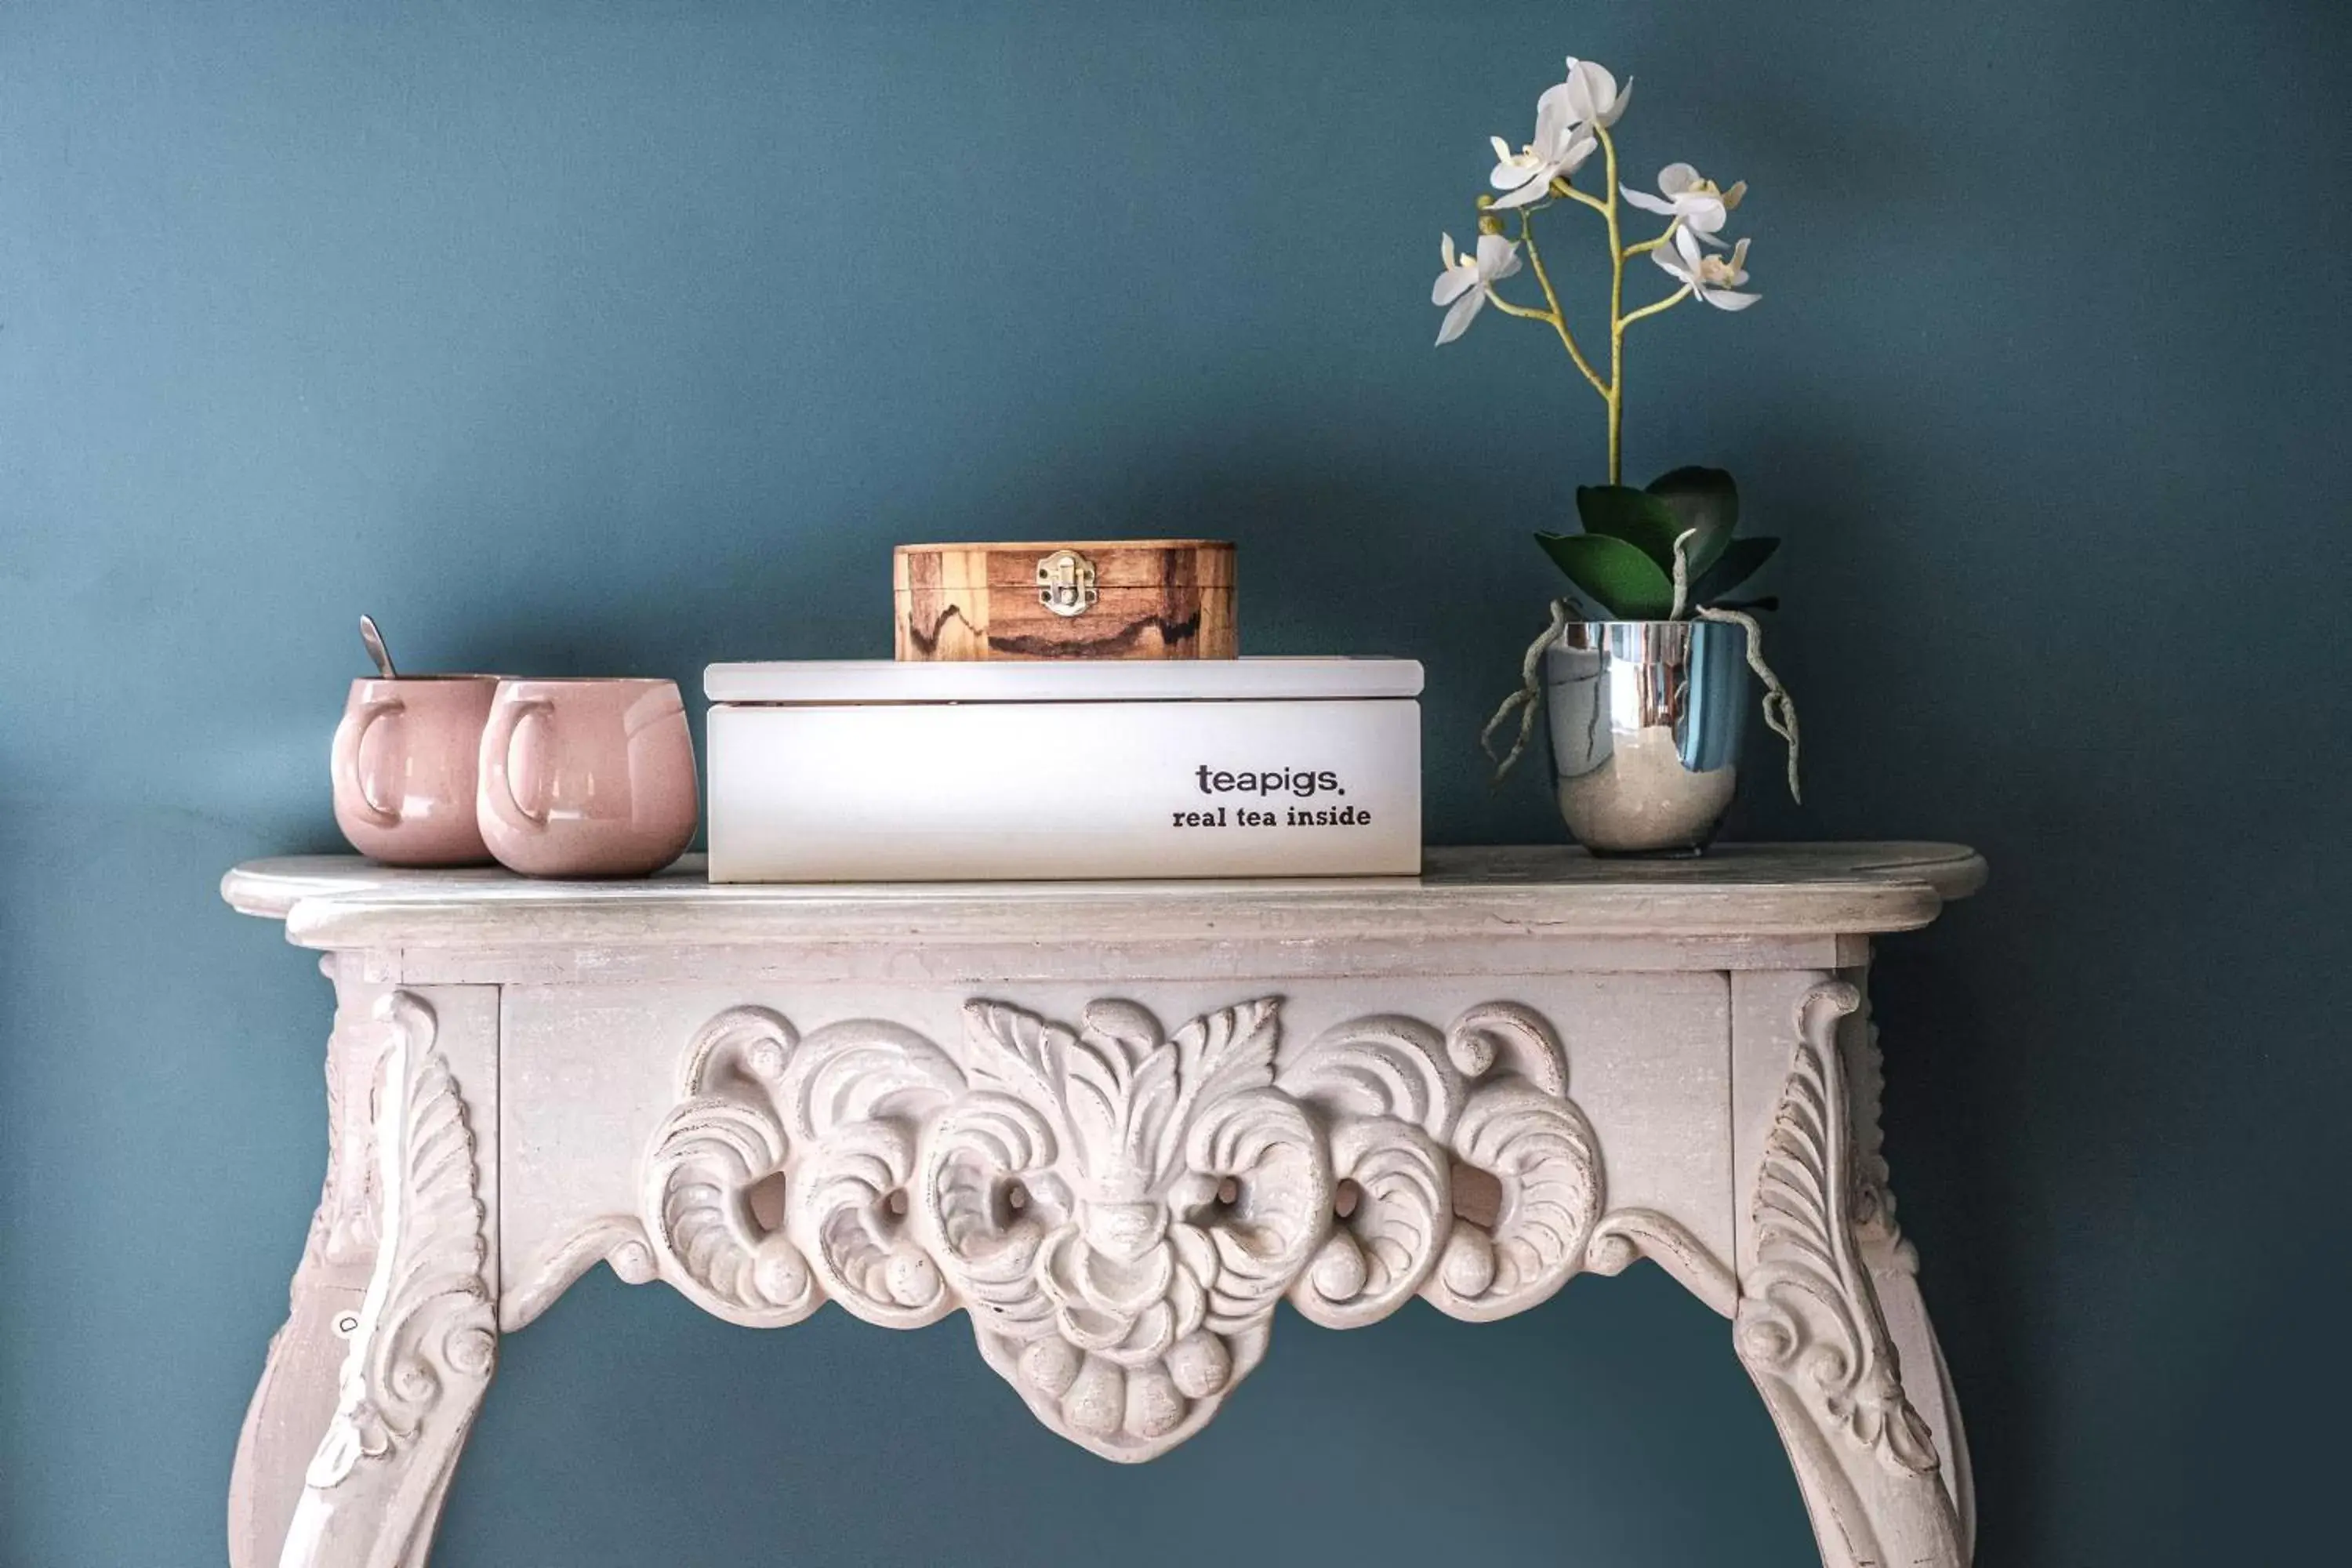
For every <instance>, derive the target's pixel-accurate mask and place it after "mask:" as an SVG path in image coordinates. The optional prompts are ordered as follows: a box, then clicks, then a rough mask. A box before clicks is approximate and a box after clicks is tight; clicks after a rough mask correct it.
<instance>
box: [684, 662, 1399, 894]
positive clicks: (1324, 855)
mask: <svg viewBox="0 0 2352 1568" xmlns="http://www.w3.org/2000/svg"><path fill="white" fill-rule="evenodd" d="M1421 679H1422V676H1421V667H1420V666H1419V665H1418V664H1416V663H1413V662H1412V661H1411V660H1408V659H1287V658H1284V659H1232V660H1185V661H1175V660H1170V661H1139V662H1125V661H1120V662H1109V661H1104V662H1093V661H1088V662H1085V663H1079V662H1076V661H1070V662H1058V663H1055V662H1040V663H1033V664H961V665H958V664H929V665H910V664H894V663H883V662H878V661H877V662H875V663H831V664H771V665H713V666H712V667H711V668H710V669H709V673H708V675H707V676H706V678H705V682H704V686H705V689H706V691H707V692H708V693H709V696H710V697H711V698H712V699H713V702H712V706H711V710H710V724H709V772H710V878H711V880H713V881H715V882H782V881H983V880H1006V879H1066V878H1107V877H1118V878H1154V877H1280V876H1297V877H1307V876H1412V875H1416V874H1418V873H1419V871H1420V869H1421V710H1420V704H1419V702H1418V701H1416V700H1415V698H1416V697H1417V696H1418V694H1419V692H1420V690H1421Z"/></svg>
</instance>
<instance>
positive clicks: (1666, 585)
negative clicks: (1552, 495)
mask: <svg viewBox="0 0 2352 1568" xmlns="http://www.w3.org/2000/svg"><path fill="white" fill-rule="evenodd" d="M1536 542H1537V543H1538V544H1540V545H1542V546H1543V547H1544V552H1545V553H1546V554H1548V555H1549V556H1550V557H1551V558H1552V560H1553V562H1554V563H1557V564H1558V565H1559V569H1560V570H1561V571H1562V572H1565V573H1567V574H1568V580H1569V581H1570V582H1571V583H1573V584H1576V586H1577V588H1578V590H1579V591H1580V593H1582V594H1583V595H1585V597H1587V598H1589V599H1591V601H1592V602H1593V603H1594V604H1596V605H1600V606H1601V608H1602V609H1604V610H1606V611H1608V612H1609V614H1610V615H1611V616H1613V617H1614V618H1616V619H1618V620H1621V621H1662V620H1664V619H1665V618H1666V616H1667V614H1668V612H1670V611H1672V610H1673V608H1674V607H1675V585H1674V582H1673V580H1672V579H1671V578H1669V577H1668V576H1667V575H1666V574H1664V572H1662V571H1660V570H1659V569H1658V563H1656V562H1654V561H1653V560H1651V559H1650V557H1649V556H1648V555H1646V554H1644V553H1643V552H1642V551H1641V550H1640V549H1639V548H1638V547H1637V546H1634V545H1632V544H1628V543H1627V542H1625V541H1623V540H1622V539H1617V538H1613V537H1612V536H1611V535H1609V534H1605V533H1538V534H1537V535H1536Z"/></svg>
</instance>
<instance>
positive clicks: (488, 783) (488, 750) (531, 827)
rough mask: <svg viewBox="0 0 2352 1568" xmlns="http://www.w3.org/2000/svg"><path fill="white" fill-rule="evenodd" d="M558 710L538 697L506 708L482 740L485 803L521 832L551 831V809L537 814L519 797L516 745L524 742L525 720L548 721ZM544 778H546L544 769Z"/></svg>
mask: <svg viewBox="0 0 2352 1568" xmlns="http://www.w3.org/2000/svg"><path fill="white" fill-rule="evenodd" d="M554 711H555V706H554V704H553V703H551V702H548V701H546V700H544V699H541V698H537V697H526V698H524V699H522V700H520V701H516V702H509V703H506V704H504V705H502V706H501V707H500V708H499V711H498V717H496V718H495V719H492V720H491V721H490V728H489V731H488V733H486V734H485V735H483V737H482V758H481V762H482V804H483V805H487V806H488V807H489V808H490V811H491V814H492V815H493V816H497V817H498V819H499V821H500V822H503V823H505V824H506V825H507V826H509V827H511V828H514V829H515V830H517V831H518V832H527V833H544V832H545V831H546V830H547V808H546V807H545V806H541V807H540V808H539V809H538V810H537V811H533V810H532V809H531V808H530V806H527V805H524V804H523V803H522V801H521V799H520V797H519V796H517V795H516V794H515V788H514V749H515V742H518V741H520V740H521V739H522V721H524V720H526V719H530V718H542V719H543V718H545V717H547V716H548V715H549V714H551V713H552V712H554ZM540 773H541V777H542V778H544V777H545V776H546V770H545V769H544V768H542V769H541V770H540Z"/></svg>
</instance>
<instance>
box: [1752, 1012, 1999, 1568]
mask: <svg viewBox="0 0 2352 1568" xmlns="http://www.w3.org/2000/svg"><path fill="white" fill-rule="evenodd" d="M1860 1002H1861V996H1860V994H1859V993H1858V992H1857V991H1856V990H1855V988H1854V987H1853V986H1852V985H1849V984H1844V983H1843V982H1838V981H1832V982H1827V983H1824V984H1819V985H1816V986H1815V987H1813V988H1812V989H1811V991H1809V992H1808V993H1806V994H1805V995H1804V997H1803V999H1802V1001H1801V1003H1800V1005H1799V1007H1798V1019H1797V1024H1798V1027H1797V1041H1796V1047H1795V1053H1794V1056H1793V1058H1792V1060H1791V1063H1790V1069H1789V1076H1788V1079H1787V1080H1786V1082H1785V1083H1784V1084H1783V1086H1782V1089H1781V1092H1780V1104H1779V1108H1778V1110H1776V1112H1775V1114H1774V1117H1773V1121H1772V1127H1771V1131H1770V1132H1769V1134H1768V1135H1767V1137H1766V1140H1765V1143H1764V1150H1763V1157H1762V1160H1761V1163H1760V1166H1759V1171H1758V1173H1757V1178H1756V1185H1755V1189H1754V1194H1753V1197H1752V1199H1751V1202H1750V1206H1749V1218H1750V1224H1751V1234H1752V1244H1753V1251H1754V1257H1753V1259H1752V1261H1751V1262H1750V1264H1749V1266H1748V1268H1747V1269H1746V1271H1745V1272H1744V1273H1743V1274H1742V1276H1741V1279H1740V1288H1741V1294H1740V1300H1739V1306H1738V1313H1737V1314H1736V1316H1735V1318H1734V1320H1733V1322H1734V1328H1733V1333H1734V1337H1735V1340H1736V1342H1737V1343H1738V1348H1739V1353H1740V1357H1741V1359H1742V1360H1743V1361H1745V1362H1746V1363H1747V1364H1748V1370H1749V1372H1750V1373H1752V1374H1753V1375H1754V1377H1755V1379H1756V1382H1757V1385H1758V1387H1759V1389H1760V1390H1761V1391H1762V1392H1763V1394H1764V1396H1765V1401H1766V1403H1767V1405H1769V1406H1770V1407H1771V1410H1772V1413H1773V1417H1774V1420H1775V1421H1776V1422H1777V1423H1778V1424H1779V1426H1780V1430H1781V1435H1782V1437H1783V1439H1784V1441H1785V1442H1786V1443H1787V1446H1788V1448H1789V1454H1790V1460H1791V1462H1792V1463H1793V1464H1794V1465H1795V1467H1796V1470H1797V1475H1798V1479H1799V1480H1800V1481H1801V1484H1802V1485H1803V1487H1804V1489H1805V1493H1806V1498H1807V1501H1808V1503H1809V1505H1810V1506H1811V1511H1812V1514H1813V1520H1814V1528H1815V1533H1816V1535H1817V1537H1818V1538H1819V1540H1820V1542H1821V1545H1822V1560H1823V1562H1824V1563H1826V1564H1828V1565H1829V1568H1871V1565H1874V1564H1884V1563H1897V1562H1900V1563H1918V1564H1921V1565H1922V1568H1959V1564H1961V1563H1964V1562H1965V1561H1966V1547H1965V1546H1964V1544H1963V1531H1962V1530H1961V1528H1960V1524H1959V1521H1958V1515H1957V1514H1956V1512H1955V1510H1954V1505H1953V1499H1952V1497H1951V1496H1950V1495H1949V1493H1948V1490H1947V1489H1946V1487H1945V1484H1944V1481H1943V1479H1942V1478H1941V1476H1940V1474H1939V1471H1940V1468H1941V1467H1940V1461H1939V1458H1938V1456H1937V1447H1936V1439H1935V1436H1934V1433H1933V1431H1932V1430H1931V1429H1930V1428H1929V1426H1928V1425H1927V1422H1926V1421H1925V1420H1924V1419H1922V1418H1921V1416H1920V1415H1919V1413H1918V1411H1917V1410H1916V1408H1915V1407H1914V1406H1913V1405H1912V1403H1911V1400H1910V1398H1909V1396H1908V1395H1907V1394H1906V1392H1905V1390H1904V1386H1903V1373H1902V1367H1901V1365H1900V1363H1899V1362H1898V1359H1897V1356H1896V1352H1895V1344H1894V1341H1893V1339H1892V1338H1891V1337H1890V1336H1889V1334H1888V1332H1887V1328H1886V1322H1885V1317H1884V1316H1883V1315H1882V1313H1881V1310H1880V1307H1879V1300H1878V1295H1877V1290H1876V1289H1875V1286H1874V1281H1873V1279H1872V1277H1871V1273H1870V1269H1869V1268H1868V1265H1867V1263H1866V1261H1865V1259H1864V1255H1863V1242H1864V1228H1865V1227H1870V1234H1871V1236H1872V1238H1873V1242H1874V1245H1875V1244H1876V1243H1877V1242H1878V1241H1879V1240H1882V1239H1884V1238H1883V1237H1879V1236H1878V1234H1877V1232H1876V1230H1875V1228H1874V1227H1876V1226H1879V1225H1881V1224H1883V1223H1884V1215H1885V1210H1884V1209H1883V1208H1867V1209H1866V1208H1865V1206H1864V1204H1863V1202H1862V1194H1863V1193H1864V1190H1865V1189H1873V1190H1874V1191H1876V1192H1880V1193H1883V1191H1884V1186H1883V1184H1884V1180H1885V1174H1884V1167H1883V1166H1875V1165H1874V1164H1872V1163H1868V1162H1867V1161H1866V1159H1865V1158H1864V1155H1863V1153H1862V1152H1861V1151H1859V1150H1858V1149H1857V1147H1856V1138H1855V1131H1854V1118H1855V1115H1856V1113H1857V1110H1860V1111H1862V1112H1863V1113H1864V1114H1865V1115H1867V1114H1868V1113H1869V1112H1870V1110H1872V1109H1873V1108H1871V1107H1868V1106H1860V1105H1857V1103H1856V1101H1854V1100H1852V1099H1850V1098H1849V1093H1848V1084H1847V1078H1846V1064H1845V1060H1844V1058H1843V1054H1842V1051H1841V1047H1840V1045H1839V1041H1838V1025H1839V1020H1840V1019H1842V1018H1843V1016H1845V1015H1847V1014H1849V1013H1852V1012H1853V1010H1854V1009H1855V1007H1856V1006H1858V1005H1860ZM1864 1147H1865V1148H1867V1149H1869V1150H1870V1152H1872V1153H1874V1152H1875V1146H1874V1143H1870V1142H1866V1143H1865V1144H1864Z"/></svg>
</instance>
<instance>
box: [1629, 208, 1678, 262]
mask: <svg viewBox="0 0 2352 1568" xmlns="http://www.w3.org/2000/svg"><path fill="white" fill-rule="evenodd" d="M1682 226H1683V219H1682V215H1681V214H1680V213H1676V214H1675V218H1674V221H1673V222H1672V223H1669V224H1668V225H1666V232H1665V233H1664V234H1662V235H1660V236H1658V237H1657V238H1655V239H1645V240H1643V241H1642V242H1641V243H1639V244H1638V245H1629V246H1627V247H1625V251H1624V255H1625V259H1626V260H1628V261H1631V260H1632V259H1633V258H1635V257H1637V256H1646V255H1648V254H1649V253H1650V252H1651V251H1653V250H1656V249H1658V248H1660V247H1663V246H1664V244H1665V243H1666V241H1668V240H1670V239H1672V238H1674V237H1675V230H1676V229H1678V228H1680V227H1682Z"/></svg>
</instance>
